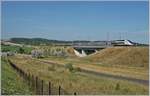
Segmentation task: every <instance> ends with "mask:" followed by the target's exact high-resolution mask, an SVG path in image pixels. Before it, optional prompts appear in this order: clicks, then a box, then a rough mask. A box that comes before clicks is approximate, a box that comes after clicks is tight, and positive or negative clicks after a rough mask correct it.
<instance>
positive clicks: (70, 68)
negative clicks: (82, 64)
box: [65, 63, 74, 72]
mask: <svg viewBox="0 0 150 96" xmlns="http://www.w3.org/2000/svg"><path fill="white" fill-rule="evenodd" d="M65 68H67V69H69V71H70V72H72V71H73V69H74V68H73V66H72V64H70V63H69V64H66V65H65Z"/></svg>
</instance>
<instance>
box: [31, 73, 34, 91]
mask: <svg viewBox="0 0 150 96" xmlns="http://www.w3.org/2000/svg"><path fill="white" fill-rule="evenodd" d="M31 82H32V87H33V86H34V76H33V75H32V81H31ZM33 89H34V87H33Z"/></svg>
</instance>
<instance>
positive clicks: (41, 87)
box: [41, 80, 43, 95]
mask: <svg viewBox="0 0 150 96" xmlns="http://www.w3.org/2000/svg"><path fill="white" fill-rule="evenodd" d="M41 95H43V80H42V81H41Z"/></svg>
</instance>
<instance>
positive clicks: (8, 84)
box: [1, 58, 32, 95]
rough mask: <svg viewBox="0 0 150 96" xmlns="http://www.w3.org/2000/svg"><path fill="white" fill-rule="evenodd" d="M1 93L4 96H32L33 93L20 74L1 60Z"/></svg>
mask: <svg viewBox="0 0 150 96" xmlns="http://www.w3.org/2000/svg"><path fill="white" fill-rule="evenodd" d="M1 84H2V85H1V88H2V89H1V92H2V95H30V94H32V91H31V90H30V88H29V86H28V85H27V83H25V81H24V80H23V79H22V78H20V76H19V75H18V73H16V71H15V70H14V69H12V67H11V66H10V65H9V64H8V62H7V61H6V60H4V59H3V58H2V60H1Z"/></svg>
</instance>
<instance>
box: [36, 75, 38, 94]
mask: <svg viewBox="0 0 150 96" xmlns="http://www.w3.org/2000/svg"><path fill="white" fill-rule="evenodd" d="M35 90H36V94H38V77H37V76H36V79H35Z"/></svg>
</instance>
